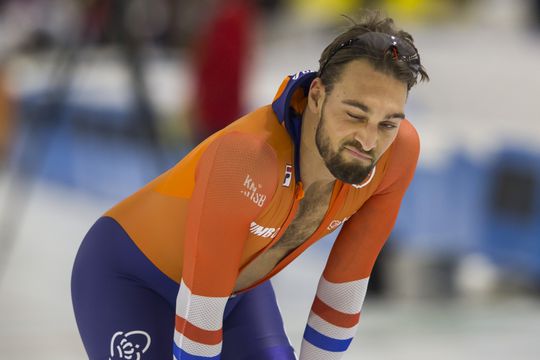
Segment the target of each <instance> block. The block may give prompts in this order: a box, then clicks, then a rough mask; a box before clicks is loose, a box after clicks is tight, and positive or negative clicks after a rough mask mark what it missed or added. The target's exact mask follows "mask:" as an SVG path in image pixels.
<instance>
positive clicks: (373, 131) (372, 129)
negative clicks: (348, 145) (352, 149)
mask: <svg viewBox="0 0 540 360" xmlns="http://www.w3.org/2000/svg"><path fill="white" fill-rule="evenodd" d="M377 136H378V129H377V127H376V126H373V125H371V124H366V125H365V126H363V127H362V128H360V129H359V130H358V131H357V132H356V134H355V136H354V138H355V140H356V141H358V142H359V143H360V144H361V145H362V149H363V150H364V151H371V150H373V149H374V148H375V146H376V145H377Z"/></svg>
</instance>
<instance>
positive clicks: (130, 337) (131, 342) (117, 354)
mask: <svg viewBox="0 0 540 360" xmlns="http://www.w3.org/2000/svg"><path fill="white" fill-rule="evenodd" d="M151 342H152V340H151V339H150V335H148V333H146V332H144V331H141V330H135V331H130V332H128V333H126V334H124V333H123V332H122V331H118V332H116V333H115V334H114V335H113V337H112V339H111V357H110V358H109V360H119V359H126V360H141V359H142V358H141V356H142V354H144V353H145V352H146V351H147V350H148V348H149V347H150V343H151Z"/></svg>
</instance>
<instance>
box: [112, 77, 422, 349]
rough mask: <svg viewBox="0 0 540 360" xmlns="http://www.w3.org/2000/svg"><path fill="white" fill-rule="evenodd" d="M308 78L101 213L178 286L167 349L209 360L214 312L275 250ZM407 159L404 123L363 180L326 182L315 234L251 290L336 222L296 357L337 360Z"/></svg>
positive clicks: (293, 191) (291, 185) (292, 197)
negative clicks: (329, 187) (247, 271)
mask: <svg viewBox="0 0 540 360" xmlns="http://www.w3.org/2000/svg"><path fill="white" fill-rule="evenodd" d="M314 77H315V73H312V72H301V73H298V74H296V75H295V76H288V77H287V78H286V79H285V80H284V82H283V84H282V85H281V87H280V89H279V90H278V93H277V95H276V97H275V99H274V102H273V105H272V106H270V105H269V106H264V107H262V108H260V109H258V110H256V111H254V112H253V113H250V114H248V115H246V116H244V117H242V118H240V119H239V120H237V121H235V122H234V123H232V124H231V125H229V126H228V127H226V128H225V129H223V130H221V131H219V132H217V133H215V134H214V135H212V136H211V137H209V138H208V139H206V140H205V141H204V142H202V143H201V144H199V146H197V147H196V148H195V149H194V150H193V151H191V152H190V153H189V154H188V155H187V156H186V157H185V158H184V159H182V160H181V161H180V162H179V163H178V164H176V165H175V166H174V167H173V168H171V169H170V170H168V171H167V172H165V173H164V174H162V175H161V176H159V177H158V178H156V179H155V180H154V181H152V182H151V183H149V184H148V185H146V186H145V187H144V188H142V189H141V190H139V191H138V192H136V193H135V194H133V195H132V196H130V197H128V198H127V199H125V200H124V201H122V202H121V203H119V204H118V205H116V206H115V207H113V208H112V209H111V210H109V211H108V212H107V213H106V216H110V217H112V218H114V219H115V220H116V221H117V222H118V223H119V224H120V225H121V226H122V227H123V228H124V229H125V231H126V232H127V233H128V234H129V236H130V237H131V238H132V239H133V241H134V242H135V244H136V245H137V246H138V247H139V248H140V250H141V251H142V252H143V253H144V254H145V255H146V256H147V257H148V258H149V259H150V260H151V261H152V262H153V263H154V264H155V265H156V266H157V267H158V268H159V269H160V270H161V271H162V272H163V273H165V274H166V275H167V276H168V277H170V278H171V279H173V280H174V281H176V282H178V283H180V290H179V293H178V297H177V304H176V314H177V316H176V329H175V337H174V339H175V348H177V350H178V349H181V350H182V351H183V353H184V352H187V353H189V354H191V355H190V356H194V357H193V358H197V359H199V358H200V359H205V358H211V359H214V358H216V359H218V358H219V349H220V346H221V321H222V319H221V318H222V316H223V309H224V306H225V303H226V301H227V299H228V298H229V297H230V296H231V294H232V292H233V288H234V286H235V282H236V279H237V276H238V274H239V272H240V271H241V270H242V269H243V268H244V267H245V266H246V265H247V264H249V263H250V262H251V261H252V260H253V259H255V258H256V257H257V256H258V255H260V254H261V253H263V252H264V251H266V250H267V249H269V248H270V247H272V246H273V245H274V244H275V243H277V242H278V241H279V240H280V237H281V236H282V234H283V233H284V231H285V230H286V229H287V226H288V225H289V224H290V222H291V221H292V219H293V218H294V216H295V212H296V210H297V209H298V205H299V202H300V201H301V199H302V197H303V190H302V184H301V181H299V179H298V176H297V166H298V164H299V162H298V156H299V155H300V154H297V153H295V148H297V147H298V142H299V136H300V135H299V124H300V121H301V113H302V112H303V110H304V108H305V104H306V95H307V91H308V88H309V84H310V83H311V81H312V79H313V78H314ZM295 143H296V145H295ZM418 154H419V139H418V135H417V133H416V131H415V129H414V128H413V126H412V125H411V124H410V123H409V122H408V121H407V120H403V121H402V123H401V126H400V129H399V133H398V136H397V138H396V140H395V141H394V143H393V144H392V145H391V146H390V148H389V149H388V150H387V151H386V152H385V153H384V154H383V155H382V157H381V158H380V160H379V161H378V163H377V165H376V168H375V170H374V171H372V173H371V174H370V176H369V177H368V179H366V180H365V181H364V183H363V184H346V183H343V182H341V181H339V180H337V181H336V182H335V185H334V188H333V192H332V196H331V201H330V204H329V208H328V211H327V213H326V215H325V216H324V219H323V220H322V223H321V224H320V226H319V227H318V228H317V230H316V231H315V232H314V233H313V234H312V235H311V236H310V237H309V239H308V240H306V241H305V242H304V243H303V244H302V245H300V246H299V247H298V248H297V249H296V250H294V251H292V252H291V253H290V254H288V255H287V256H286V257H285V258H284V259H283V260H281V261H280V262H279V263H278V264H277V265H276V266H275V268H274V269H273V270H272V271H271V272H270V273H269V274H268V275H267V276H266V277H265V278H264V279H262V280H261V281H260V282H259V283H258V284H260V283H262V282H264V281H266V280H268V279H269V278H271V277H272V276H274V275H275V274H277V273H278V272H279V271H281V270H282V269H283V268H284V267H285V266H286V265H287V264H289V263H290V262H291V261H292V260H294V259H295V258H296V257H297V256H298V255H300V254H301V253H302V252H303V251H304V250H306V248H307V247H309V246H310V245H311V244H313V243H314V242H316V241H317V240H319V239H320V238H322V237H323V236H325V235H327V234H329V233H330V232H332V231H333V230H335V229H336V228H338V227H339V225H341V224H343V227H342V229H341V232H340V234H339V235H338V237H337V240H336V241H335V243H334V245H333V247H332V250H331V253H330V256H329V259H328V262H327V264H326V267H325V270H324V272H323V274H322V276H321V280H320V282H319V287H318V290H317V296H316V298H315V301H314V303H313V307H312V309H311V313H310V315H309V319H308V324H307V327H306V333H305V334H304V339H303V342H302V349H301V352H300V358H301V359H310V360H313V359H315V360H317V359H330V358H331V359H337V358H338V356H339V355H338V354H340V353H343V351H345V350H346V348H347V347H348V345H349V343H350V341H351V340H352V337H353V336H354V332H355V330H356V326H357V324H358V321H359V317H360V310H361V307H362V303H363V299H364V297H365V292H366V288H367V281H368V279H369V275H370V273H371V270H372V267H373V265H374V262H375V259H376V257H377V255H378V254H379V251H380V250H381V248H382V246H383V244H384V243H385V241H386V239H387V238H388V236H389V235H390V232H391V230H392V227H393V225H394V222H395V220H396V217H397V214H398V210H399V207H400V203H401V200H402V197H403V195H404V193H405V190H406V188H407V187H408V185H409V183H410V181H411V179H412V177H413V173H414V170H415V167H416V163H417V159H418ZM244 290H245V289H244ZM186 349H189V351H187V350H186ZM179 353H180V352H179ZM175 355H176V353H175ZM178 356H179V355H176V357H178ZM186 358H191V357H186ZM179 359H180V358H179Z"/></svg>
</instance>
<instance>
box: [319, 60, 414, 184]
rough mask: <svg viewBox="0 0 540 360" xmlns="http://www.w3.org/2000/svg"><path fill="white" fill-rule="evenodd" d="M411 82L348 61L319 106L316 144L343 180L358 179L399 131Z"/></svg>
mask: <svg viewBox="0 0 540 360" xmlns="http://www.w3.org/2000/svg"><path fill="white" fill-rule="evenodd" d="M406 99H407V86H406V84H404V83H402V82H400V81H399V80H397V79H395V78H393V77H392V76H390V75H387V74H384V73H381V72H379V71H377V70H375V69H374V68H373V67H372V66H371V65H370V64H369V63H368V62H367V61H366V60H355V61H352V62H350V63H348V64H346V65H345V68H344V69H343V72H342V74H341V77H340V79H339V81H336V82H335V84H334V88H333V89H332V92H331V93H330V94H326V96H325V97H324V100H323V102H322V105H321V106H320V111H319V124H318V126H317V132H316V139H315V141H316V144H317V148H318V150H319V153H320V155H321V157H322V158H323V160H324V162H325V164H326V167H327V168H328V170H329V171H330V172H331V173H332V175H333V176H334V177H335V178H336V179H338V180H341V181H343V182H346V183H350V184H359V183H361V182H362V181H364V179H365V178H366V177H367V175H369V173H370V171H371V170H372V169H373V167H374V166H375V164H376V163H377V160H379V158H380V157H381V155H382V154H383V153H384V152H385V151H386V150H387V149H388V147H389V146H390V145H391V144H392V142H393V141H394V139H395V138H396V136H397V133H398V130H399V125H400V122H401V120H402V119H403V118H404V117H405V115H404V114H403V110H404V107H405V102H406Z"/></svg>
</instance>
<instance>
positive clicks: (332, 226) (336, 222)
mask: <svg viewBox="0 0 540 360" xmlns="http://www.w3.org/2000/svg"><path fill="white" fill-rule="evenodd" d="M347 220H349V218H348V217H346V218H344V219H343V220H332V221H331V222H330V224H329V225H328V227H327V228H326V229H327V230H330V231H334V230H335V229H336V228H337V227H338V226H339V225H341V224H343V223H344V222H345V221H347Z"/></svg>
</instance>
